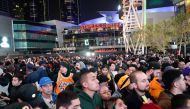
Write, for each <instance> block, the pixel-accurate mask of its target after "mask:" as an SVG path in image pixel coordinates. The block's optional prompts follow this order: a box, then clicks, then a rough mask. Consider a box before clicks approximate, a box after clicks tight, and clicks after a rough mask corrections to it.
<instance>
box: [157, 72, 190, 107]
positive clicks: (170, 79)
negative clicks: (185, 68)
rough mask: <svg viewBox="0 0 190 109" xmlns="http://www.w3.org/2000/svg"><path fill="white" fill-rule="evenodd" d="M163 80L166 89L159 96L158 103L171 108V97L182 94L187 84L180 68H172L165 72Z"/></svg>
mask: <svg viewBox="0 0 190 109" xmlns="http://www.w3.org/2000/svg"><path fill="white" fill-rule="evenodd" d="M162 81H163V82H164V85H165V89H166V90H165V91H163V92H161V93H160V96H159V97H158V105H159V106H160V107H162V109H171V99H172V97H173V96H174V95H177V94H182V93H183V92H184V91H186V89H187V86H186V82H185V79H184V76H183V75H182V72H181V71H180V70H176V69H171V70H168V71H166V72H165V73H163V75H162Z"/></svg>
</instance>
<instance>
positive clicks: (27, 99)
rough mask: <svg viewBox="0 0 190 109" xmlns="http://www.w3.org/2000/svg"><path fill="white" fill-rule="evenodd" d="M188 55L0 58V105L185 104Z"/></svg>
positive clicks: (127, 108) (154, 107)
mask: <svg viewBox="0 0 190 109" xmlns="http://www.w3.org/2000/svg"><path fill="white" fill-rule="evenodd" d="M189 94H190V57H188V56H187V57H183V55H180V56H175V55H173V54H167V55H163V54H149V55H131V54H117V55H116V54H110V55H104V56H101V55H98V56H93V57H84V56H72V57H71V56H70V57H69V56H67V57H64V56H61V55H57V56H54V57H51V56H48V57H47V56H46V57H45V56H36V57H23V56H18V57H13V58H5V59H1V61H0V109H189V108H190V102H189V101H190V95H189Z"/></svg>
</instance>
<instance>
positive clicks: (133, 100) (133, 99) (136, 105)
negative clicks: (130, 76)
mask: <svg viewBox="0 0 190 109" xmlns="http://www.w3.org/2000/svg"><path fill="white" fill-rule="evenodd" d="M145 96H146V97H147V98H150V99H151V100H152V101H153V102H155V100H154V99H153V97H152V96H150V94H149V93H148V92H147V93H146V94H145ZM124 102H125V104H126V105H127V107H128V109H140V108H141V106H142V105H143V99H142V97H141V96H139V95H138V94H137V93H136V92H135V91H134V90H133V91H132V92H131V93H130V94H129V95H128V96H126V98H125V99H124Z"/></svg>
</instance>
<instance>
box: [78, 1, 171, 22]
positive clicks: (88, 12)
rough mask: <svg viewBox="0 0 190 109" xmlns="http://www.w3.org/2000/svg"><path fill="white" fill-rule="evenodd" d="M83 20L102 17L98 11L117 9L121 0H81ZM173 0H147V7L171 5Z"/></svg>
mask: <svg viewBox="0 0 190 109" xmlns="http://www.w3.org/2000/svg"><path fill="white" fill-rule="evenodd" d="M79 1H80V13H81V14H80V17H81V19H80V20H81V22H83V21H86V20H90V19H94V18H97V17H100V15H99V14H98V12H97V11H115V10H117V6H118V4H119V0H79ZM171 5H172V2H171V0H147V7H148V8H154V7H163V6H171Z"/></svg>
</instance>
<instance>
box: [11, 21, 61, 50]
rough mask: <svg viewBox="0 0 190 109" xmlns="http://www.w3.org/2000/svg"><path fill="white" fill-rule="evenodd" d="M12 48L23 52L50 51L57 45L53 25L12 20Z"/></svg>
mask: <svg viewBox="0 0 190 109" xmlns="http://www.w3.org/2000/svg"><path fill="white" fill-rule="evenodd" d="M13 35H14V39H13V40H14V46H13V47H14V50H15V51H19V52H20V51H24V52H30V53H31V52H44V51H48V50H49V51H52V50H53V48H56V47H57V46H58V42H57V41H56V39H57V32H56V26H55V25H46V24H41V23H34V22H29V21H17V20H15V21H13Z"/></svg>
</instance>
